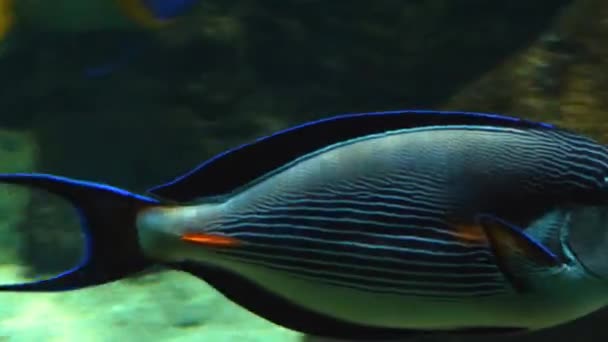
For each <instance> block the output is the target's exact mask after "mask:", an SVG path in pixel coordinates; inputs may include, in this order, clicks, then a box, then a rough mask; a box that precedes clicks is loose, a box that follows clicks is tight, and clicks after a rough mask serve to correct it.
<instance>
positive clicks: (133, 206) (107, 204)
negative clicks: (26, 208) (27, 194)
mask: <svg viewBox="0 0 608 342" xmlns="http://www.w3.org/2000/svg"><path fill="white" fill-rule="evenodd" d="M0 183H7V184H16V185H23V186H27V187H30V188H37V189H42V190H45V191H47V192H49V193H52V194H55V195H58V196H59V197H61V198H63V199H65V200H67V201H68V202H70V203H71V204H72V205H73V206H74V207H75V208H76V209H77V211H78V213H79V214H80V218H81V228H82V230H83V233H84V236H85V256H84V259H83V261H82V262H81V263H80V264H79V265H78V266H76V267H75V268H73V269H71V270H68V271H66V272H64V273H62V274H60V275H58V276H56V277H53V278H50V279H45V280H41V281H35V282H29V283H21V284H10V285H0V291H19V292H43V291H47V292H58V291H67V290H75V289H80V288H85V287H89V286H95V285H101V284H105V283H108V282H112V281H115V280H118V279H121V278H124V277H127V276H129V275H132V274H134V273H138V272H140V271H143V270H144V269H146V268H147V267H148V266H151V265H152V264H153V261H151V260H149V259H148V258H146V257H145V256H144V255H143V254H142V252H141V249H140V247H139V241H138V234H137V228H136V218H137V214H138V212H140V211H141V210H143V209H145V208H149V207H153V206H158V205H159V203H158V201H156V200H154V199H152V198H147V197H144V196H139V195H135V194H132V193H130V192H127V191H124V190H121V189H118V188H114V187H111V186H107V185H102V184H98V183H93V182H85V181H79V180H74V179H70V178H64V177H58V176H53V175H47V174H37V173H33V174H25V173H24V174H19V173H17V174H0Z"/></svg>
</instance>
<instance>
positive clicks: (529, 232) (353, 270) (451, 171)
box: [0, 111, 608, 340]
mask: <svg viewBox="0 0 608 342" xmlns="http://www.w3.org/2000/svg"><path fill="white" fill-rule="evenodd" d="M0 182H3V183H8V184H20V185H24V186H28V187H32V188H39V189H44V190H47V191H49V192H51V193H54V194H57V195H59V196H61V197H63V198H65V199H66V200H68V201H69V202H71V203H72V204H73V205H74V206H75V207H76V208H77V209H78V211H79V212H80V214H81V216H82V219H83V221H82V222H83V232H84V234H86V236H87V239H86V241H87V245H86V249H87V255H86V257H85V258H84V260H83V261H82V263H81V264H80V265H79V266H78V267H76V268H74V269H72V270H69V271H67V272H65V273H64V274H61V275H59V276H57V277H54V278H51V279H47V280H43V281H38V282H31V283H23V284H12V285H3V286H0V291H21V292H43V291H49V292H53V291H67V290H76V289H81V288H86V287H90V286H96V285H101V284H105V283H108V282H112V281H116V280H119V279H122V278H125V277H128V276H131V275H134V274H137V273H139V272H141V271H143V270H145V269H147V268H149V267H151V266H153V265H158V264H162V265H165V266H168V267H171V268H174V269H177V270H182V271H184V272H189V273H191V274H193V275H195V276H197V277H199V278H201V279H202V280H204V281H206V282H208V283H209V284H211V285H212V286H214V287H215V288H216V289H217V290H218V291H220V292H221V293H223V294H224V295H225V296H226V297H227V298H229V299H230V300H232V301H234V302H235V303H237V304H239V305H241V306H243V307H244V308H246V309H248V310H250V311H252V312H253V313H255V314H257V315H259V316H261V317H263V318H265V319H267V320H269V321H272V322H274V323H276V324H279V325H282V326H284V327H287V328H290V329H293V330H296V331H300V332H303V333H307V334H310V335H317V336H324V337H332V338H342V339H354V340H374V339H375V340H378V339H392V338H394V339H397V338H403V337H407V336H417V335H420V334H434V333H438V334H439V333H441V334H446V333H454V334H510V333H522V332H528V331H534V330H539V329H545V328H549V327H553V326H556V325H560V324H563V323H566V322H569V321H572V320H575V319H577V318H579V317H581V316H584V315H586V314H588V313H591V312H593V311H596V310H598V309H600V308H602V307H604V306H606V304H607V303H608V258H607V257H606V256H607V255H606V254H607V251H608V234H607V232H608V148H607V147H606V146H604V145H601V144H599V143H597V142H595V141H594V140H591V139H589V138H586V137H584V136H580V135H578V134H575V133H573V132H569V131H566V130H563V129H560V128H557V127H554V126H552V125H549V124H544V123H537V122H532V121H527V120H522V119H517V118H512V117H507V116H499V115H492V114H482V113H462V112H436V111H397V112H382V113H365V114H349V115H341V116H337V117H332V118H328V119H324V120H320V121H316V122H311V123H307V124H303V125H300V126H297V127H294V128H291V129H287V130H284V131H281V132H278V133H276V134H273V135H271V136H268V137H264V138H260V139H258V140H256V141H254V142H252V143H250V144H246V145H243V146H240V147H238V148H235V149H232V150H230V151H227V152H225V153H222V154H220V155H218V156H216V157H214V158H212V159H210V160H208V161H206V162H204V163H203V164H202V165H200V166H199V167H197V168H195V169H194V170H192V171H191V172H189V173H188V174H186V175H184V176H181V177H178V178H176V179H174V180H173V181H171V182H169V183H167V184H164V185H160V186H156V187H154V188H152V189H150V191H149V192H148V193H146V194H134V193H131V192H128V191H126V190H122V189H118V188H115V187H112V186H109V185H104V184H98V183H93V182H87V181H81V180H75V179H70V178H65V177H60V176H54V175H49V174H35V173H34V174H1V175H0Z"/></svg>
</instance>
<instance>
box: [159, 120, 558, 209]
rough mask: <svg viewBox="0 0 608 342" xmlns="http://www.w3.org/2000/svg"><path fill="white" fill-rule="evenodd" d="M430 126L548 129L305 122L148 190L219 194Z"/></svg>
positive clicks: (505, 123)
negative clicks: (375, 138) (363, 141)
mask: <svg viewBox="0 0 608 342" xmlns="http://www.w3.org/2000/svg"><path fill="white" fill-rule="evenodd" d="M431 126H494V127H511V128H521V129H552V128H553V126H551V125H548V124H543V123H537V122H532V121H527V120H523V119H519V118H513V117H507V116H500V115H494V114H484V113H471V112H443V111H417V110H411V111H393V112H377V113H360V114H346V115H340V116H335V117H330V118H327V119H322V120H318V121H313V122H309V123H305V124H302V125H299V126H296V127H293V128H289V129H286V130H283V131H279V132H277V133H275V134H272V135H270V136H266V137H263V138H260V139H257V140H256V141H254V142H252V143H249V144H245V145H241V146H240V147H237V148H234V149H231V150H228V151H227V152H224V153H222V154H219V155H217V156H215V157H213V158H211V159H209V160H207V161H206V162H204V163H203V164H201V165H199V166H198V167H196V168H195V169H194V170H192V171H190V172H189V173H187V174H185V175H183V176H180V177H178V178H176V179H175V180H173V181H171V182H169V183H167V184H163V185H159V186H156V187H154V188H152V189H150V190H149V192H150V193H152V194H154V195H156V196H160V197H162V198H165V199H169V200H173V201H177V202H189V201H193V200H196V199H198V198H204V197H214V196H221V195H225V194H228V193H230V192H232V191H234V190H235V189H237V188H239V187H241V186H243V185H245V184H247V183H249V182H251V181H253V180H255V179H257V178H259V177H261V176H263V175H265V174H267V173H269V172H271V171H273V170H275V169H277V168H279V167H281V166H282V165H285V164H286V163H288V162H290V161H293V160H295V159H297V158H298V157H302V156H304V155H306V154H309V153H312V152H314V151H316V150H318V149H321V148H323V147H327V146H330V145H333V144H336V143H339V142H342V141H347V140H350V139H354V138H358V137H362V136H366V135H371V134H380V133H384V132H387V131H394V130H400V129H408V128H422V127H431ZM227 175H230V176H227Z"/></svg>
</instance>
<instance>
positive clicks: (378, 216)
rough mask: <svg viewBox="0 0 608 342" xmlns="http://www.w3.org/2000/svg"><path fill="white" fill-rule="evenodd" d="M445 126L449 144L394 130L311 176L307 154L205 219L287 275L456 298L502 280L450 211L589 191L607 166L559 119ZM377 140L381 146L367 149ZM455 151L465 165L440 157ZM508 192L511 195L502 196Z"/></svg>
mask: <svg viewBox="0 0 608 342" xmlns="http://www.w3.org/2000/svg"><path fill="white" fill-rule="evenodd" d="M438 130H439V129H438ZM465 133H466V134H472V135H473V136H477V138H474V139H473V138H472V139H473V140H471V141H472V142H475V143H471V141H468V140H466V139H467V138H466V134H465ZM391 134H392V135H399V134H402V135H404V136H405V135H408V134H406V133H403V132H400V133H399V132H398V133H394V132H391V133H387V134H386V135H385V136H384V137H383V136H382V135H379V136H378V137H374V138H372V139H376V138H377V139H383V138H386V137H388V136H390V135H391ZM450 134H451V135H450V137H451V138H449V139H447V140H442V141H444V142H446V141H448V142H449V144H447V145H445V146H446V147H445V148H446V149H447V150H444V149H443V148H437V147H432V148H430V147H429V148H428V149H426V148H427V147H424V148H425V150H424V152H423V153H421V152H419V151H418V150H417V149H416V147H414V148H408V146H411V144H410V143H411V140H407V139H405V138H403V139H404V140H399V139H401V137H393V139H396V140H391V141H390V142H389V141H388V140H386V141H383V142H379V143H378V145H377V146H375V147H371V145H366V146H365V147H361V149H357V148H352V149H350V150H348V151H349V152H348V153H351V154H350V155H366V156H368V157H367V158H372V159H373V160H374V161H372V160H366V161H365V163H359V161H356V159H352V158H351V159H349V158H348V157H347V155H332V157H331V158H326V159H323V160H325V161H328V162H329V163H328V164H327V165H328V166H330V167H329V168H328V169H327V170H328V171H329V172H330V174H331V173H332V172H333V174H331V176H330V177H329V178H327V179H323V180H321V179H314V181H313V182H311V183H306V182H308V181H309V180H310V179H309V178H306V177H311V176H310V175H311V173H310V172H312V173H313V174H314V175H315V176H314V177H323V175H324V173H323V172H319V173H317V171H316V170H321V169H319V167H320V165H319V164H318V165H316V166H315V165H311V163H312V162H308V161H306V159H303V160H302V162H303V163H308V164H307V165H308V166H306V167H307V169H306V170H309V171H306V172H304V171H302V172H301V173H291V175H292V176H293V178H282V179H281V180H280V181H279V183H276V184H281V186H269V187H267V188H264V189H266V190H265V191H259V192H257V195H256V197H255V198H254V199H253V198H252V199H251V200H248V201H244V202H241V204H240V206H239V208H238V210H229V211H227V212H226V214H225V215H224V216H221V217H219V218H217V220H214V221H212V222H208V225H207V224H206V231H209V232H210V233H215V234H221V235H226V236H230V237H233V238H236V239H239V240H241V241H243V242H244V244H243V245H242V246H240V247H238V248H234V249H219V250H215V251H214V252H216V253H219V254H221V255H222V257H223V258H229V259H231V260H235V261H238V262H239V263H243V264H253V265H257V266H259V267H264V268H266V269H272V270H282V271H284V272H287V273H289V274H291V275H293V276H294V277H305V278H307V279H310V280H313V281H318V282H328V283H332V284H334V285H337V286H345V287H350V288H358V289H361V290H365V291H372V292H376V293H384V292H387V291H388V292H390V293H398V294H401V295H411V296H417V295H424V296H434V297H437V298H456V297H458V298H463V297H467V296H477V295H493V294H496V293H502V292H504V291H509V290H510V289H511V287H510V286H509V285H508V282H507V281H506V280H505V278H504V276H503V274H502V273H501V272H500V271H499V269H498V267H497V266H496V260H495V257H494V255H493V254H492V252H491V250H490V248H489V246H488V245H487V243H486V242H485V241H484V235H483V230H481V229H480V227H471V228H472V229H473V231H470V232H469V231H467V229H469V227H456V226H455V225H454V224H453V223H451V222H449V218H450V217H451V215H452V214H454V213H458V214H464V216H462V217H463V218H465V220H466V221H471V220H472V218H473V215H474V214H476V213H479V211H478V210H480V207H479V206H478V205H483V206H484V207H483V208H484V209H489V210H493V209H501V206H502V205H505V204H515V205H523V203H520V202H521V201H524V199H527V198H530V199H531V201H533V200H535V199H542V198H545V197H546V196H552V194H553V192H554V191H555V194H556V195H560V196H563V195H564V194H566V195H569V194H570V191H573V194H581V193H586V191H587V190H589V191H595V190H597V189H598V187H599V186H602V185H603V182H604V179H603V177H602V175H605V174H606V171H607V170H608V160H607V158H606V156H607V154H606V151H605V150H603V149H602V147H598V145H595V144H593V143H592V142H591V141H588V140H585V139H580V138H578V137H576V136H571V135H569V134H568V133H564V132H559V131H524V130H515V129H513V130H511V129H510V130H500V129H495V130H490V129H488V130H485V128H477V131H475V128H471V127H469V128H466V129H462V132H461V133H457V132H452V133H450ZM494 134H497V135H499V138H496V136H495V135H494ZM430 137H431V136H426V138H429V139H430ZM461 139H462V141H461ZM475 139H477V140H475ZM435 140H436V139H433V141H435ZM361 142H362V141H358V142H353V145H351V146H354V145H355V144H358V143H361ZM463 144H464V145H463ZM469 145H470V146H469ZM346 146H347V145H345V146H344V147H346ZM416 146H418V145H416ZM425 146H426V145H425ZM431 146H432V145H431ZM442 146H443V145H442ZM418 147H419V146H418ZM337 148H341V147H337ZM471 148H474V150H471ZM372 149H375V150H373V151H377V153H372V154H370V153H369V151H370V150H372ZM506 149H508V151H509V153H505V152H506ZM328 151H329V150H328ZM472 151H475V152H474V153H473V152H472ZM334 153H336V152H334ZM359 153H363V154H359ZM371 156H373V157H371ZM436 156H438V157H439V159H436V160H435V159H432V158H434V157H436ZM453 156H459V157H464V158H468V159H466V160H467V161H466V162H463V161H462V159H460V160H456V159H453V158H452V157H453ZM342 157H344V159H340V158H342ZM311 158H312V157H311ZM332 158H337V159H332ZM429 158H430V159H429ZM446 158H448V159H446ZM309 160H313V159H309ZM334 160H351V162H352V163H353V164H352V166H353V167H354V168H355V169H354V171H352V172H351V170H347V171H344V170H345V169H344V166H343V165H344V164H340V168H338V167H337V166H336V164H333V161H334ZM353 160H355V161H353ZM451 162H456V164H454V166H455V167H459V168H461V169H456V170H453V171H456V172H451V171H452V170H448V169H446V168H447V167H448V166H450V165H451V164H448V163H451ZM366 163H367V164H366ZM370 163H371V164H370ZM370 165H373V167H371V166H370ZM298 166H299V165H297V164H294V165H293V167H298ZM499 175H500V176H501V177H498V176H499ZM273 177H281V174H275V175H273ZM302 182H303V183H302ZM269 183H272V180H269ZM303 184H305V185H303ZM260 186H261V187H264V185H260ZM581 190H582V192H581ZM496 194H501V196H498V197H496ZM469 196H470V197H469ZM503 198H505V199H510V198H513V199H517V201H516V202H513V201H506V202H500V201H501V199H503ZM520 198H521V201H520V200H519V199H520ZM532 203H534V202H532ZM228 205H230V204H228ZM540 210H544V209H543V208H540ZM490 212H491V211H490ZM458 217H461V216H458ZM469 223H471V222H469ZM523 228H525V227H523ZM463 230H464V233H465V234H463ZM468 233H471V234H472V237H473V238H471V236H466V235H467V234H468ZM469 235H470V234H469Z"/></svg>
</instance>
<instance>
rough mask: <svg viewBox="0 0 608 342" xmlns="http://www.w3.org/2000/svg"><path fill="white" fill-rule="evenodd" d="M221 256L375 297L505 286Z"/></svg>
mask: <svg viewBox="0 0 608 342" xmlns="http://www.w3.org/2000/svg"><path fill="white" fill-rule="evenodd" d="M217 253H219V254H223V258H224V259H226V260H232V261H236V262H238V263H240V264H245V265H253V266H257V267H262V268H265V269H268V270H272V271H283V272H286V273H289V274H290V275H291V276H293V277H296V278H299V279H303V280H308V281H312V282H316V283H323V284H329V285H333V286H338V287H344V288H349V289H354V290H359V291H364V292H371V293H376V294H392V295H399V296H404V297H406V296H409V297H430V298H435V299H443V300H460V299H464V298H468V297H487V296H494V295H499V294H504V293H506V292H507V287H506V286H505V283H504V282H502V279H500V277H498V276H497V277H496V278H494V279H491V278H487V279H486V278H483V280H482V278H481V277H480V278H478V279H475V281H471V282H470V283H462V282H458V283H455V282H454V280H455V279H454V278H447V277H446V278H445V280H442V281H437V280H435V281H432V282H428V281H423V280H421V279H418V280H403V281H398V280H396V279H394V278H377V277H373V278H370V275H368V274H365V273H363V272H360V271H358V272H357V273H355V274H346V273H339V272H336V271H334V270H333V269H329V270H328V269H326V268H327V267H324V268H323V269H321V268H319V266H318V265H317V266H315V267H313V268H311V267H309V266H310V265H293V264H291V263H287V262H284V260H277V258H276V256H274V257H267V258H268V260H264V257H261V256H260V255H258V254H251V253H248V254H241V253H238V252H237V253H228V252H226V251H217Z"/></svg>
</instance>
